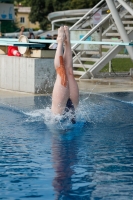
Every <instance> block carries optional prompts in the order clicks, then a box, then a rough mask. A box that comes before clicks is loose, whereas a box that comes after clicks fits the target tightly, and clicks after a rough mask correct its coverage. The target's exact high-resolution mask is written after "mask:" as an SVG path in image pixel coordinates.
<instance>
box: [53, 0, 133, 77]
mask: <svg viewBox="0 0 133 200" xmlns="http://www.w3.org/2000/svg"><path fill="white" fill-rule="evenodd" d="M132 7H133V4H132V3H129V1H126V0H125V1H124V0H101V1H100V2H99V3H98V4H97V5H95V6H94V7H93V8H92V9H88V12H86V13H85V14H84V16H82V17H80V19H79V20H77V21H76V23H74V25H72V26H71V27H70V31H71V32H73V31H78V30H79V31H80V33H82V31H83V32H84V30H85V31H86V34H84V36H83V37H82V38H81V39H80V40H79V42H77V43H75V44H74V45H73V44H72V46H71V49H72V52H73V55H74V56H73V72H74V75H75V77H76V79H90V78H95V77H96V75H97V73H98V72H100V70H101V69H102V68H103V67H104V66H105V65H106V64H108V63H109V62H110V61H111V60H112V59H113V58H115V57H118V56H120V54H119V52H120V51H121V50H122V49H124V48H126V50H127V52H128V54H129V57H130V58H131V60H133V46H123V45H120V43H121V42H124V43H130V42H131V41H132V39H133V8H132ZM99 10H101V12H102V18H101V20H100V21H99V22H98V23H97V24H95V25H94V24H93V18H94V15H96V13H97V12H98V11H99ZM69 12H70V11H69ZM73 15H74V14H73ZM60 17H61V16H60ZM76 17H77V16H76ZM76 17H75V18H74V16H72V21H73V20H76ZM97 17H98V15H97ZM51 18H52V17H51ZM55 19H56V18H55ZM52 20H53V19H52ZM63 20H64V21H67V20H69V21H70V20H71V18H70V17H69V18H66V17H64V19H60V22H61V21H63ZM57 22H59V20H58V19H56V20H54V21H52V22H51V23H52V30H54V23H57ZM94 33H98V34H99V40H100V41H101V42H102V43H101V44H99V47H98V48H92V50H91V48H89V46H88V50H87V48H86V49H83V48H81V50H80V46H81V45H82V43H81V41H86V40H88V38H89V40H93V34H94ZM91 38H92V39H91ZM92 42H93V41H92ZM95 42H96V41H94V43H95ZM104 42H105V44H104ZM114 42H116V44H114ZM107 43H108V44H107ZM86 44H87V41H86ZM88 45H90V44H89V42H88ZM97 45H98V43H97Z"/></svg>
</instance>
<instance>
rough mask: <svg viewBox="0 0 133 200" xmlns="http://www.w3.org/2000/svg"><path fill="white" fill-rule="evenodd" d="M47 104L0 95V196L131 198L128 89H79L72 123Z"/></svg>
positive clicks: (13, 199) (132, 114)
mask: <svg viewBox="0 0 133 200" xmlns="http://www.w3.org/2000/svg"><path fill="white" fill-rule="evenodd" d="M50 105H51V97H50V96H45V97H43V96H39V97H23V98H7V99H0V199H2V200H7V199H8V200H21V199H22V200H27V199H32V200H33V199H37V200H41V199H43V200H131V199H133V93H128V92H126V93H108V94H87V93H86V94H85V93H82V94H80V105H79V108H78V110H77V114H76V115H77V123H76V124H75V125H71V124H69V122H68V123H66V122H64V121H62V120H60V118H59V119H57V120H56V122H55V121H54V119H53V118H52V117H53V116H51V113H50V108H49V107H50Z"/></svg>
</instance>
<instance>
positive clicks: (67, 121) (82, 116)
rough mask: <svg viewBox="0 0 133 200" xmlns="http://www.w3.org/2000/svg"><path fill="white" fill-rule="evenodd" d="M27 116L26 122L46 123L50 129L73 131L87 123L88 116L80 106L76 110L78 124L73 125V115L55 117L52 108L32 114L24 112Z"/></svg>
mask: <svg viewBox="0 0 133 200" xmlns="http://www.w3.org/2000/svg"><path fill="white" fill-rule="evenodd" d="M24 114H25V115H26V116H27V119H26V120H25V121H26V122H35V121H44V123H45V125H46V126H47V127H48V128H50V129H60V130H65V129H71V128H73V127H78V126H80V127H81V125H83V124H84V123H85V122H86V121H87V114H86V113H85V110H84V111H83V106H82V105H81V106H79V107H78V109H77V110H76V112H75V114H76V123H75V124H72V122H71V119H72V117H73V116H72V114H71V112H67V113H65V114H64V115H54V114H53V113H52V112H51V108H50V107H46V108H44V109H37V110H33V111H30V112H24Z"/></svg>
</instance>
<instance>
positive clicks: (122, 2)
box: [117, 0, 133, 15]
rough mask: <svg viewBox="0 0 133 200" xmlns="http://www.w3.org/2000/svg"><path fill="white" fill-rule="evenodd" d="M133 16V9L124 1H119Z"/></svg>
mask: <svg viewBox="0 0 133 200" xmlns="http://www.w3.org/2000/svg"><path fill="white" fill-rule="evenodd" d="M117 1H118V2H119V3H120V4H121V5H122V6H123V7H124V8H125V9H126V10H127V11H128V12H129V13H130V14H131V15H133V9H132V8H131V6H129V5H128V4H127V3H126V2H125V1H123V0H117Z"/></svg>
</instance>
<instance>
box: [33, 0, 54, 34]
mask: <svg viewBox="0 0 133 200" xmlns="http://www.w3.org/2000/svg"><path fill="white" fill-rule="evenodd" d="M30 6H31V13H30V15H29V19H30V21H31V22H32V23H35V22H36V21H38V22H39V23H40V28H41V29H43V30H45V29H47V25H48V24H49V21H48V19H47V15H48V14H49V13H50V12H53V11H54V8H53V4H52V0H39V1H36V0H30Z"/></svg>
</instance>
